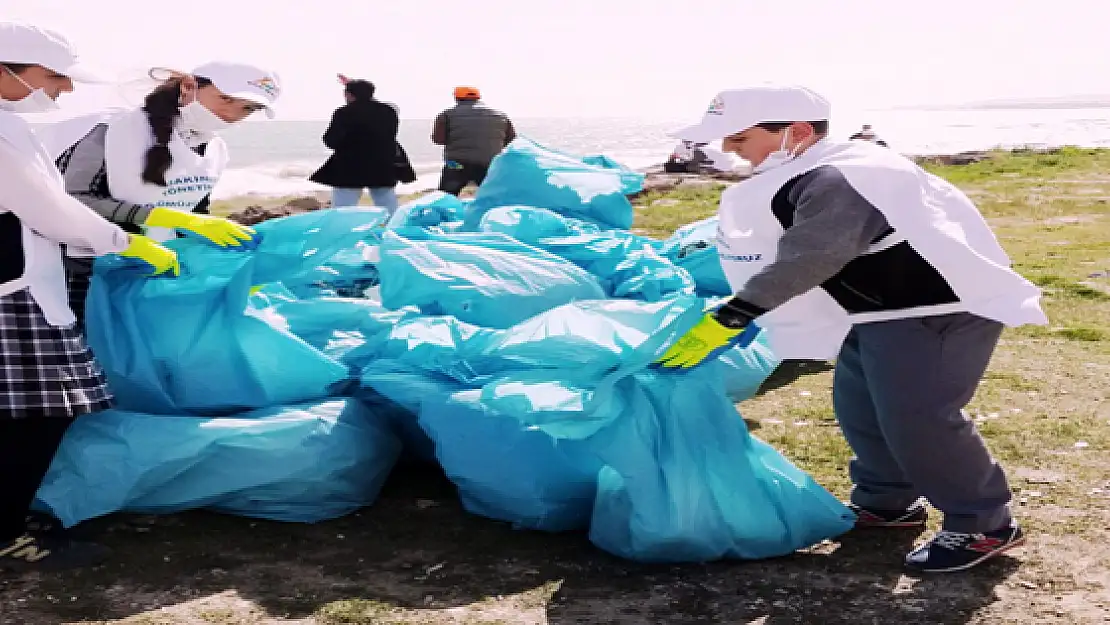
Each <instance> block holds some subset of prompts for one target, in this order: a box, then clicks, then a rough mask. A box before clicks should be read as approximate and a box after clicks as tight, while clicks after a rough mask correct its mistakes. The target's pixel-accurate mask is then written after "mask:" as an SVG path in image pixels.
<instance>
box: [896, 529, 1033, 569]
mask: <svg viewBox="0 0 1110 625" xmlns="http://www.w3.org/2000/svg"><path fill="white" fill-rule="evenodd" d="M1024 544H1025V534H1024V533H1023V532H1022V531H1021V528H1020V527H1018V526H1017V525H1016V524H1015V525H1009V526H1007V527H1003V528H1002V529H997V530H994V531H992V532H986V533H984V534H963V533H960V532H950V531H948V530H941V531H939V532H937V535H936V536H934V537H933V538H932V539H931V540H930V541H929V542H927V543H925V544H924V545H921V546H920V547H918V548H917V549H915V550H913V551H912V552H910V554H909V555H908V556H906V566H907V567H909V568H910V569H912V570H914V571H918V572H920V573H955V572H957V571H966V570H967V569H970V568H971V567H973V566H976V565H978V564H981V563H983V562H985V561H986V560H989V559H990V558H993V557H994V556H997V555H1000V554H1003V553H1006V552H1007V551H1009V550H1011V549H1013V548H1015V547H1020V546H1021V545H1024Z"/></svg>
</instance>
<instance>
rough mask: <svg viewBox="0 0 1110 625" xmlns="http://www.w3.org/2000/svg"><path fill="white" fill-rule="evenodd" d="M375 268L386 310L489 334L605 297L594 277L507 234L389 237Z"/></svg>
mask: <svg viewBox="0 0 1110 625" xmlns="http://www.w3.org/2000/svg"><path fill="white" fill-rule="evenodd" d="M378 267H379V270H380V271H381V275H382V285H381V298H382V304H383V305H384V306H385V307H386V308H394V309H396V308H402V307H405V306H415V307H418V308H419V309H420V310H421V311H422V312H424V313H425V314H428V315H453V316H455V317H458V318H459V319H461V320H463V321H467V322H470V323H474V324H477V325H482V326H486V327H490V328H504V327H509V326H511V325H513V324H515V323H518V322H520V321H523V320H524V319H527V318H528V317H531V316H533V315H536V314H539V313H541V312H543V311H545V310H548V309H550V308H552V307H554V306H558V305H560V304H564V303H567V302H573V301H577V300H589V299H604V298H605V291H604V290H603V289H602V288H601V285H600V284H599V283H598V280H597V278H595V277H594V276H592V275H590V274H589V273H587V272H586V271H584V270H583V269H581V268H579V267H578V266H576V265H574V264H572V263H570V262H569V261H566V260H563V259H562V258H559V257H558V256H555V255H553V254H550V253H548V252H544V251H543V250H540V249H538V248H535V247H531V246H528V245H525V244H523V243H521V242H519V241H516V240H514V239H512V238H511V237H508V236H505V235H502V234H486V233H454V234H443V233H436V232H432V231H430V230H423V229H415V228H407V229H403V230H397V231H387V232H386V234H385V237H384V238H383V240H382V246H381V260H380V261H379V264H378Z"/></svg>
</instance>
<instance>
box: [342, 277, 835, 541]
mask: <svg viewBox="0 0 1110 625" xmlns="http://www.w3.org/2000/svg"><path fill="white" fill-rule="evenodd" d="M703 307H704V302H703V301H702V300H699V299H694V298H678V299H675V300H668V301H661V302H653V303H647V302H639V301H634V300H606V301H592V302H576V303H573V304H568V305H565V306H561V307H559V308H556V309H553V310H551V311H548V312H546V313H544V314H542V315H539V316H537V317H534V318H532V319H529V320H528V321H526V322H523V323H521V324H519V325H517V326H514V327H511V328H508V329H503V330H490V329H483V328H475V327H473V326H469V325H468V324H464V323H462V322H460V321H458V320H457V319H453V318H441V319H437V320H435V321H434V322H433V321H432V320H429V319H410V320H406V321H402V322H401V323H399V324H398V326H397V327H396V328H395V329H394V331H393V333H391V337H390V341H389V342H388V343H387V345H386V346H385V348H384V350H383V352H382V358H383V359H385V360H391V361H396V362H397V363H399V365H403V366H404V367H407V368H409V369H410V370H411V369H415V370H422V371H424V372H425V373H426V374H429V375H435V376H439V377H440V378H441V379H446V380H451V381H453V384H450V383H447V384H442V385H441V386H439V389H440V390H439V392H437V389H436V388H435V387H427V388H425V389H424V396H423V397H422V398H421V399H420V406H419V410H420V414H419V419H420V424H421V426H423V428H424V429H425V431H426V432H427V433H428V435H429V436H430V437H431V438H432V439H433V440H434V441H435V444H436V457H437V458H438V459H439V461H440V464H441V465H442V466H443V467H444V469H445V470H446V471H447V473H448V475H449V476H450V477H451V479H452V480H453V481H454V482H455V483H456V484H457V485H458V486H459V489H460V495H461V497H462V500H463V503H464V505H465V506H466V508H467V509H468V510H470V511H472V512H475V513H479V514H483V515H486V516H490V517H493V518H498V519H502V520H505V521H509V522H513V523H515V524H517V525H521V526H524V527H534V528H538V529H569V528H574V527H584V525H581V524H583V523H585V522H586V520H587V519H588V520H589V521H588V522H589V528H590V535H591V539H592V540H593V541H594V542H595V543H596V544H597V545H598V546H599V547H601V548H603V549H606V550H608V551H610V552H613V553H615V554H618V555H621V556H624V557H627V558H631V559H636V560H647V561H673V562H682V561H703V560H712V559H717V558H762V557H769V556H775V555H782V554H786V553H789V552H791V551H793V550H794V549H798V548H801V547H805V546H808V545H810V544H813V543H815V542H818V541H820V540H822V539H824V538H828V537H831V536H835V535H838V534H840V533H842V532H844V531H846V530H847V529H849V528H850V527H851V525H852V522H853V518H854V517H853V516H852V514H851V513H850V511H848V510H847V508H845V507H844V505H843V504H841V503H840V502H839V501H838V500H837V499H836V498H835V497H833V496H832V495H831V494H829V493H828V492H827V491H825V490H824V489H822V488H821V487H820V486H819V485H817V484H816V483H814V482H813V481H812V480H811V479H810V478H809V477H808V476H806V475H805V474H804V473H803V472H801V471H800V470H798V469H797V468H796V467H794V465H792V464H791V463H790V462H789V461H788V460H786V459H785V458H783V457H782V456H781V455H779V454H778V453H777V452H775V451H774V450H773V449H771V448H770V447H768V446H766V445H764V444H763V443H761V442H759V441H757V440H755V439H753V438H751V436H750V435H749V434H748V432H747V430H746V429H745V426H744V423H743V420H742V419H741V418H740V416H739V415H738V414H737V412H736V409H735V407H734V405H733V404H732V402H731V401H730V400H729V399H728V398H727V397H726V396H725V388H724V384H723V380H724V374H723V373H722V371H721V370H720V367H721V366H722V365H721V363H720V362H716V361H715V362H711V363H708V364H706V365H704V366H702V367H699V368H696V369H694V370H691V371H685V372H681V373H673V372H666V371H662V370H659V369H656V368H653V367H651V366H650V365H649V363H651V362H652V361H653V360H654V359H655V358H656V357H658V355H659V354H661V353H662V352H663V351H664V350H665V348H666V347H667V344H668V342H669V341H671V340H673V339H675V338H676V337H677V336H678V335H679V334H680V333H681V332H684V331H685V330H686V329H688V328H689V327H691V326H692V325H693V324H694V323H695V322H696V321H697V320H698V319H699V318H700V316H701V315H702V312H701V311H702V310H703ZM661 329H663V330H661ZM413 347H415V348H416V349H413ZM750 373H751V375H752V377H753V378H758V379H759V380H760V381H762V379H763V378H764V377H765V371H764V370H763V369H762V368H760V369H754V370H752V371H751V372H750ZM734 374H735V373H734ZM364 383H369V384H370V385H371V386H374V385H376V384H380V382H379V381H375V380H372V379H371V380H367V379H366V378H364ZM452 387H455V388H457V389H461V390H455V391H452V390H451V388H452ZM444 393H448V394H446V396H445V395H444Z"/></svg>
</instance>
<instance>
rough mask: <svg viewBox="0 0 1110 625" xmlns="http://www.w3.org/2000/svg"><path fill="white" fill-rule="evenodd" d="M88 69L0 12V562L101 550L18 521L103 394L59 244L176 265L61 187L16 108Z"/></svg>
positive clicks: (84, 559) (47, 100) (41, 107)
mask: <svg viewBox="0 0 1110 625" xmlns="http://www.w3.org/2000/svg"><path fill="white" fill-rule="evenodd" d="M93 78H94V76H93V75H92V74H90V73H89V72H88V71H87V70H86V69H85V68H83V67H82V66H81V65H80V64H79V63H78V62H77V56H76V55H75V54H74V52H73V48H72V47H71V46H70V44H69V42H68V41H67V40H66V39H65V38H64V37H62V36H61V35H59V34H58V33H55V32H53V31H49V30H45V29H41V28H37V27H35V26H32V25H29V24H23V23H16V22H0V171H3V172H4V180H3V184H0V569H5V568H12V567H16V568H18V567H26V566H30V567H37V568H53V567H66V566H77V565H82V564H88V563H93V562H95V561H97V560H99V559H101V558H102V557H103V556H104V555H105V552H104V550H103V548H100V547H98V546H96V545H91V544H87V543H76V542H72V541H70V540H68V539H66V538H65V537H64V536H63V535H62V534H59V533H36V532H30V531H28V530H27V526H26V519H27V518H28V514H29V509H30V507H31V503H32V501H33V500H34V497H35V494H36V492H37V491H38V488H39V485H40V483H41V482H42V478H43V476H44V475H45V474H46V471H47V469H48V468H49V466H50V463H51V461H52V460H53V458H54V453H55V452H56V450H57V448H58V445H59V444H60V443H61V440H62V437H63V436H64V435H65V431H66V429H67V428H68V426H69V424H70V422H71V421H72V420H73V419H74V418H76V417H78V416H81V415H83V414H87V413H90V412H96V411H99V410H104V409H106V408H109V407H111V405H112V395H111V392H110V391H109V390H108V388H107V385H106V383H105V380H104V372H103V370H102V369H101V368H100V366H99V365H98V364H97V362H96V361H95V360H94V359H93V357H92V355H91V354H90V353H89V350H88V347H86V345H85V343H84V341H83V340H82V338H81V336H80V335H79V334H78V333H77V332H76V331H75V330H74V321H75V319H74V316H73V313H72V312H71V311H70V309H69V306H68V305H67V303H66V284H65V274H64V270H63V267H62V252H61V247H60V246H61V245H62V244H64V245H67V246H69V247H70V248H72V249H82V250H86V251H87V253H88V254H90V255H101V254H110V253H117V254H120V255H122V256H127V257H130V258H133V259H136V260H138V261H142V262H144V263H146V264H147V265H149V267H150V268H151V269H152V270H153V271H152V273H156V274H157V273H176V272H177V258H176V256H175V255H174V254H173V252H171V251H170V250H168V249H166V248H165V247H163V246H161V245H159V244H157V243H156V242H154V241H152V240H151V239H149V238H147V237H143V236H136V235H130V236H129V235H128V234H127V233H126V232H124V231H123V230H121V229H120V228H118V227H117V226H115V225H113V224H111V223H109V222H108V221H106V220H104V219H103V218H102V217H100V216H99V215H97V214H96V213H94V212H92V211H91V210H89V209H88V208H87V207H85V206H84V205H83V204H81V203H80V202H78V201H76V200H74V199H73V198H71V197H69V195H67V194H66V192H65V187H64V185H63V183H62V178H61V175H60V174H59V173H58V170H57V169H56V168H55V167H54V165H53V163H51V162H50V158H49V157H48V155H47V153H46V150H45V149H44V148H43V146H42V144H41V143H40V142H39V140H38V139H37V137H36V136H35V135H34V133H33V132H32V130H31V128H30V126H29V125H28V124H27V122H26V121H25V120H24V119H23V118H22V117H20V116H19V115H17V114H16V113H35V112H41V111H46V110H51V109H53V108H55V107H56V103H55V99H56V98H57V97H58V96H59V95H60V94H61V93H63V92H69V91H72V90H73V81H80V80H85V81H88V80H91V79H93Z"/></svg>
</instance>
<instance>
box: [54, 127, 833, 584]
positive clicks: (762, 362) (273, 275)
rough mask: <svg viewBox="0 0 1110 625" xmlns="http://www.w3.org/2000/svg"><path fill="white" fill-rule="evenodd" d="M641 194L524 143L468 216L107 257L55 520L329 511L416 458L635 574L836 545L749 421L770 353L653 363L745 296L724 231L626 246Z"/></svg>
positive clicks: (748, 351) (436, 214)
mask: <svg viewBox="0 0 1110 625" xmlns="http://www.w3.org/2000/svg"><path fill="white" fill-rule="evenodd" d="M643 180H644V177H643V176H642V175H641V174H638V173H636V172H633V171H631V170H629V169H627V168H625V167H622V166H620V165H619V164H617V163H614V162H613V161H611V160H610V159H607V158H605V157H600V156H595V157H585V158H581V157H575V156H571V155H567V154H562V153H559V152H557V151H554V150H551V149H548V148H545V147H542V146H540V145H538V144H536V143H533V142H531V141H529V140H527V139H523V138H522V139H517V140H516V141H515V142H514V143H513V144H512V145H511V146H509V147H508V148H507V149H506V150H505V151H504V152H503V153H502V154H501V155H500V156H499V157H498V158H497V159H496V160H495V161H494V163H493V165H492V167H491V169H490V173H489V176H488V178H487V180H486V181H485V182H484V183H483V185H482V186H481V188H480V189H479V190H478V193H477V195H476V197H475V198H474V199H473V200H460V199H458V198H455V197H453V196H448V195H444V194H441V193H432V194H430V195H427V196H425V197H423V198H420V199H418V200H416V201H414V202H411V203H409V204H407V205H405V206H403V207H401V208H400V209H399V210H398V211H397V212H396V213H395V214H393V215H392V216H390V215H388V214H387V213H386V212H385V211H382V210H380V209H376V208H358V207H350V208H337V209H333V210H324V211H318V212H311V213H305V214H300V215H295V216H291V217H285V218H281V219H276V220H272V221H268V222H264V223H262V224H259V225H258V226H257V230H258V233H259V235H260V239H259V243H258V245H257V246H255V247H253V248H252V249H248V250H225V249H219V248H216V247H213V246H211V245H208V244H206V243H205V242H203V241H201V240H198V239H192V238H183V239H178V240H176V241H173V242H172V243H171V244H170V245H171V246H172V247H173V248H174V249H176V251H177V252H178V254H179V258H180V261H181V268H182V274H181V276H180V277H179V278H176V279H171V278H146V277H144V276H143V275H142V274H141V273H140V272H138V271H136V269H135V268H134V267H133V266H132V265H130V264H128V263H127V262H125V261H124V260H123V259H121V258H118V257H106V258H102V259H99V260H98V261H97V265H96V269H95V273H94V277H93V283H92V288H91V289H90V292H89V299H88V304H87V333H88V340H89V344H90V346H91V347H92V349H93V351H94V352H95V353H96V355H97V356H98V358H99V359H100V361H101V362H102V363H103V365H104V367H105V369H106V372H107V375H108V378H109V381H110V383H111V385H112V387H113V388H114V390H115V392H116V394H117V398H118V402H119V405H118V409H115V410H109V411H106V412H102V413H98V414H94V415H90V416H87V417H84V418H82V419H79V420H78V421H77V422H76V423H75V424H74V426H73V427H72V428H71V429H70V431H69V433H68V434H67V437H66V439H65V441H64V443H63V445H62V448H61V450H60V451H59V453H58V456H57V458H56V460H55V462H54V465H53V467H52V468H51V470H50V472H49V474H48V476H47V478H46V480H45V482H44V484H43V486H42V488H41V490H40V491H39V495H38V500H37V505H38V507H40V508H41V509H43V510H45V511H49V512H50V513H52V514H54V515H55V516H57V517H58V518H59V519H61V520H62V521H63V523H64V524H66V525H73V524H75V523H78V522H81V521H84V520H86V519H90V518H94V517H98V516H102V515H106V514H110V513H114V512H118V511H130V512H141V513H173V512H177V511H182V510H188V509H197V508H206V509H212V510H217V511H221V512H225V513H229V514H236V515H243V516H249V517H256V518H263V519H271V520H279V521H291V522H317V521H322V520H326V519H332V518H336V517H339V516H342V515H345V514H348V513H350V512H352V511H354V510H356V509H359V508H361V507H364V506H367V505H370V504H372V503H373V502H374V500H375V498H376V497H377V495H378V494H379V491H380V489H381V488H382V485H383V483H384V482H385V480H386V478H387V476H388V475H389V473H390V471H391V470H392V469H393V468H394V466H395V465H396V464H397V463H398V461H399V460H400V459H401V458H402V456H405V457H408V458H413V459H417V460H423V461H431V462H437V463H439V465H440V466H442V468H443V469H444V471H445V472H446V474H447V475H448V477H449V478H450V479H451V480H452V481H453V482H454V483H455V484H456V485H457V487H458V492H459V496H460V498H461V500H462V503H463V504H464V506H465V508H466V509H467V510H468V511H470V512H472V513H475V514H479V515H482V516H485V517H489V518H492V519H498V520H501V521H506V522H510V523H512V524H514V525H515V526H517V527H519V528H526V529H532V530H544V531H568V530H588V532H589V536H590V539H591V540H592V541H593V542H594V543H595V544H596V545H597V546H598V547H600V548H602V549H604V550H606V551H609V552H611V553H614V554H617V555H619V556H622V557H625V558H629V559H633V560H640V561H653V562H692V561H707V560H715V559H721V558H743V559H749V558H764V557H771V556H777V555H783V554H787V553H790V552H792V551H794V550H796V549H799V548H803V547H806V546H809V545H812V544H814V543H816V542H819V541H821V540H823V539H825V538H830V537H833V536H836V535H838V534H841V533H842V532H844V531H846V530H847V529H849V527H850V526H851V524H852V521H853V518H854V517H853V515H852V514H851V513H850V512H849V511H848V509H847V508H845V507H844V506H843V505H842V504H841V503H840V502H839V501H838V500H837V499H836V498H834V497H833V496H832V495H831V494H829V493H828V492H827V491H826V490H825V489H823V488H822V487H821V486H819V485H817V484H816V483H814V482H813V480H812V479H811V478H810V477H809V476H808V475H806V474H805V473H804V472H803V471H801V470H800V469H798V468H797V467H796V466H794V465H793V464H792V463H791V462H790V461H788V460H787V459H785V458H784V457H783V456H782V455H780V454H779V453H778V452H777V451H775V450H774V449H772V448H771V447H770V446H768V445H767V444H765V443H763V442H762V441H760V440H758V439H756V438H754V437H752V436H750V435H749V433H748V431H747V429H746V427H745V424H744V421H743V420H742V419H741V417H740V415H739V413H738V412H737V410H736V408H735V402H738V401H742V400H744V399H747V398H749V397H751V396H752V395H753V394H754V393H755V392H756V390H757V389H758V387H759V385H760V384H761V382H762V381H763V380H764V379H765V378H766V377H767V376H768V375H769V374H770V373H771V372H772V370H773V369H774V368H775V366H776V365H777V361H776V359H775V358H774V356H773V355H772V354H771V353H770V352H769V350H768V348H767V346H766V344H765V342H763V341H762V340H759V339H757V340H756V341H755V342H754V343H753V344H751V345H749V346H748V347H745V348H735V349H733V350H732V351H730V352H728V353H726V354H724V355H723V356H721V357H720V358H718V359H716V360H714V361H712V362H709V363H707V364H705V365H703V366H701V367H698V368H696V369H693V370H689V371H681V372H671V371H663V370H660V369H658V368H656V367H654V366H653V365H652V363H653V361H654V360H655V359H656V358H657V357H658V356H659V355H661V354H662V353H663V351H665V350H666V348H667V347H668V346H669V345H670V344H671V343H672V342H673V341H675V340H676V339H677V338H678V337H679V336H681V334H682V333H683V332H684V331H685V330H687V329H688V328H690V327H691V326H692V325H693V324H694V323H696V322H697V321H698V319H699V318H700V317H701V315H702V311H703V310H704V309H705V308H706V307H707V306H708V305H710V303H711V302H712V300H713V298H715V297H719V296H722V295H725V294H727V292H728V286H727V284H726V283H725V281H724V277H723V275H722V273H721V269H720V265H719V263H717V260H716V252H715V250H714V249H713V244H712V240H713V235H714V233H715V229H716V226H715V223H714V222H713V221H712V220H709V221H706V222H702V223H699V224H693V225H691V226H690V227H687V228H684V229H682V230H680V231H679V232H677V233H676V234H675V235H674V237H672V238H671V239H668V240H665V241H659V240H654V239H650V238H647V237H644V236H641V235H637V234H634V233H632V232H631V231H630V230H629V228H630V227H631V225H632V216H633V211H632V206H631V204H630V202H629V200H628V197H627V196H628V195H629V194H632V193H635V192H636V191H638V190H640V189H641V188H642V184H643Z"/></svg>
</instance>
